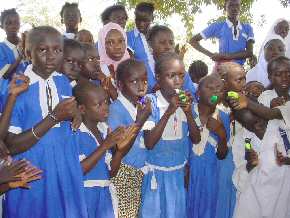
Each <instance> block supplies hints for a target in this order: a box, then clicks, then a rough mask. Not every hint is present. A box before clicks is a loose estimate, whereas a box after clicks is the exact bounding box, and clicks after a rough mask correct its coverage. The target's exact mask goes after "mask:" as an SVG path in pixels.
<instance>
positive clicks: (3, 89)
mask: <svg viewBox="0 0 290 218" xmlns="http://www.w3.org/2000/svg"><path fill="white" fill-rule="evenodd" d="M9 46H10V47H9ZM12 46H14V47H15V45H13V44H12V43H10V42H8V41H7V40H5V41H4V42H1V43H0V72H1V71H2V70H3V71H4V70H5V71H6V70H7V69H8V68H7V67H8V66H9V65H11V64H13V63H14V62H15V61H16V58H17V57H16V54H14V52H13V50H12ZM27 65H28V63H27V62H25V61H21V62H20V64H19V65H18V66H17V68H16V71H15V73H16V74H23V73H24V71H25V69H26V67H27ZM3 74H4V72H1V75H3ZM11 78H12V77H11V76H10V77H9V78H8V79H4V78H3V77H1V78H0V112H1V113H2V112H3V110H4V106H5V103H6V99H7V95H8V86H9V82H10V80H11Z"/></svg>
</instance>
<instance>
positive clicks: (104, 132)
mask: <svg viewBox="0 0 290 218" xmlns="http://www.w3.org/2000/svg"><path fill="white" fill-rule="evenodd" d="M97 127H98V130H99V131H100V133H101V134H102V137H106V135H107V131H108V125H107V124H106V123H104V122H99V123H98V124H97ZM79 130H80V131H81V132H83V133H88V134H89V135H90V136H91V137H93V138H94V140H95V141H96V142H97V144H99V142H98V140H97V139H96V137H95V135H94V134H93V133H92V132H91V130H89V129H88V128H87V127H86V125H85V124H84V123H81V125H80V127H79Z"/></svg>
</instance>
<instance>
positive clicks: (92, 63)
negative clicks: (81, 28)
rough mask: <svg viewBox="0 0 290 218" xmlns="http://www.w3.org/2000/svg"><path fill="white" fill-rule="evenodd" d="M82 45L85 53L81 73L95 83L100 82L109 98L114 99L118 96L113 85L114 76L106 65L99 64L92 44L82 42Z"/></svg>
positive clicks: (97, 55)
mask: <svg viewBox="0 0 290 218" xmlns="http://www.w3.org/2000/svg"><path fill="white" fill-rule="evenodd" d="M82 47H83V50H84V52H85V55H84V59H83V66H82V70H81V75H82V76H83V77H84V78H85V79H88V80H90V81H91V82H93V83H95V84H100V85H101V86H102V87H103V88H104V89H105V90H106V92H107V93H108V94H109V96H110V98H111V99H113V100H115V99H116V98H117V96H118V93H117V89H116V87H115V86H114V85H115V84H116V83H115V80H114V79H113V78H115V77H113V76H112V74H111V72H110V71H109V69H108V68H106V65H100V57H99V54H98V50H97V49H96V47H95V46H94V45H91V44H83V46H82ZM101 66H103V68H102V67H101ZM103 70H104V71H103ZM103 72H104V73H103Z"/></svg>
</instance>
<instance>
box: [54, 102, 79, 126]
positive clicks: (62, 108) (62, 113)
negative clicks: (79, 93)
mask: <svg viewBox="0 0 290 218" xmlns="http://www.w3.org/2000/svg"><path fill="white" fill-rule="evenodd" d="M76 111H77V102H76V100H75V98H74V97H71V98H68V99H65V100H63V101H61V102H59V103H58V104H57V105H56V107H55V108H54V110H53V112H52V113H53V114H54V115H55V117H56V118H57V120H58V121H59V122H60V121H64V120H72V119H73V118H74V117H75V114H76Z"/></svg>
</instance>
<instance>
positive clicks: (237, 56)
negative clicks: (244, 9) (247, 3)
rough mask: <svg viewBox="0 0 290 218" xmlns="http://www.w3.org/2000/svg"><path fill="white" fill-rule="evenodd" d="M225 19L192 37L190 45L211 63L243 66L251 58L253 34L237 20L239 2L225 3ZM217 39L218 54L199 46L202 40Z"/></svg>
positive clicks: (233, 0) (248, 27) (237, 0)
mask: <svg viewBox="0 0 290 218" xmlns="http://www.w3.org/2000/svg"><path fill="white" fill-rule="evenodd" d="M225 6H226V11H227V19H226V21H223V22H216V23H213V24H211V25H209V26H208V27H207V28H206V29H205V30H203V31H202V32H201V33H199V34H197V35H195V36H193V38H192V39H191V41H190V44H191V45H192V46H193V47H194V48H195V49H196V50H198V51H200V52H202V53H203V54H205V55H207V56H209V57H210V58H211V59H212V60H213V61H216V62H224V61H233V60H234V61H235V62H237V63H239V64H241V65H243V64H244V63H245V61H246V58H249V57H251V56H253V44H254V33H253V29H252V27H251V26H250V25H249V24H245V23H241V22H240V21H239V20H238V17H239V14H240V7H241V1H240V0H227V1H226V5H225ZM208 38H217V39H218V40H219V52H218V53H214V52H211V51H209V50H207V49H205V48H204V47H203V46H201V45H200V43H199V41H200V40H202V39H208Z"/></svg>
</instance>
